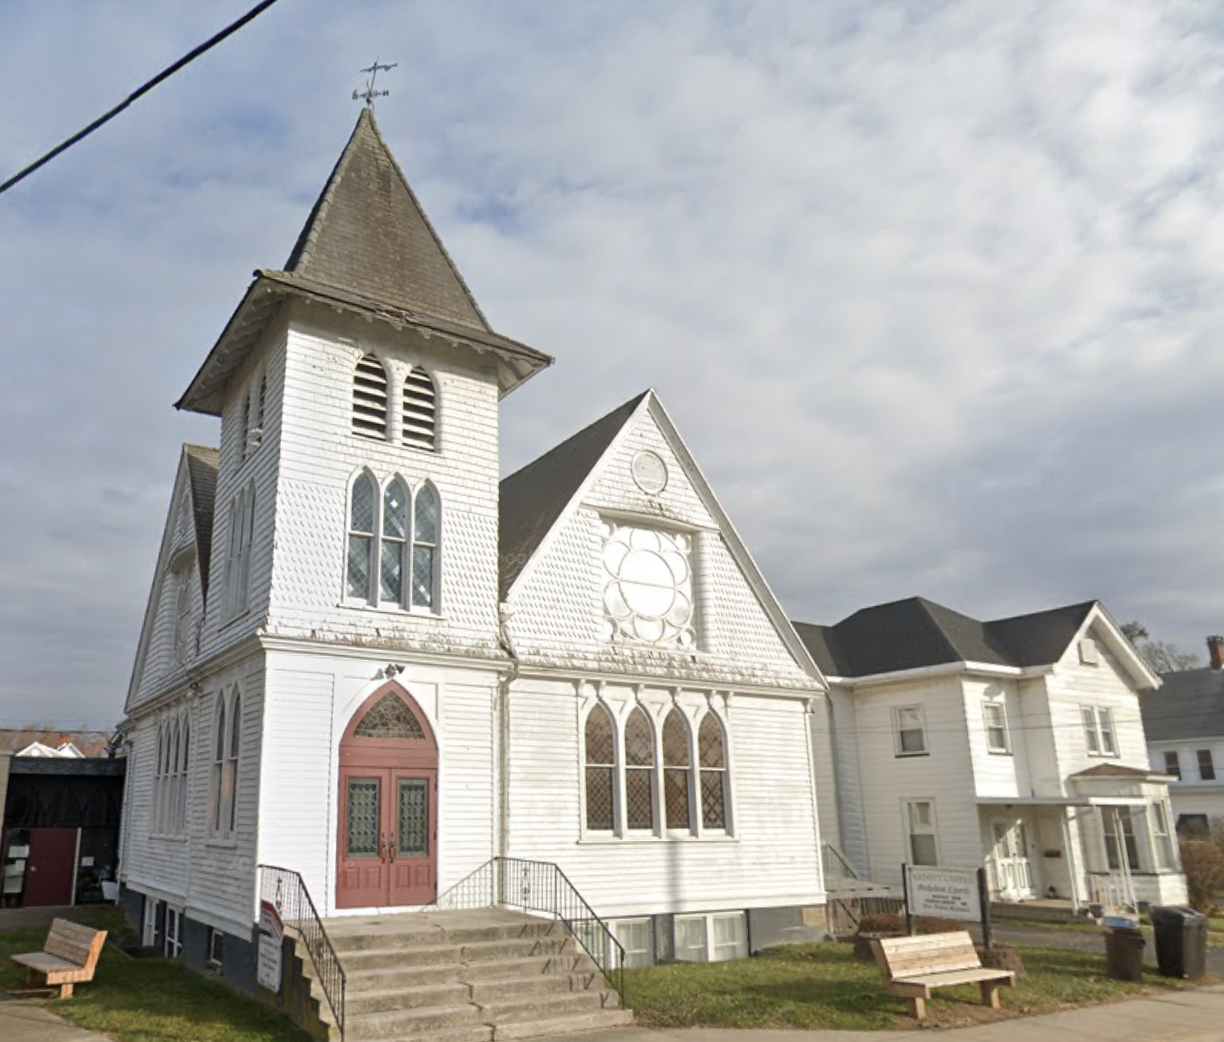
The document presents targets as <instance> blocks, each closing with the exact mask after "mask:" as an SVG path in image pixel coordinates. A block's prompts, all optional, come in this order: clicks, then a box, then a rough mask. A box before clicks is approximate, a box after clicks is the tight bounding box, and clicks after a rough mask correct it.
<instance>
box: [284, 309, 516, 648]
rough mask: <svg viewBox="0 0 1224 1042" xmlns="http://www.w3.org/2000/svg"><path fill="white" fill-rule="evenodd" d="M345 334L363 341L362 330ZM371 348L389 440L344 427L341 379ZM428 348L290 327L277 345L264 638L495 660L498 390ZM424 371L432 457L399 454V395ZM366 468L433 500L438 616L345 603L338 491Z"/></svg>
mask: <svg viewBox="0 0 1224 1042" xmlns="http://www.w3.org/2000/svg"><path fill="white" fill-rule="evenodd" d="M347 332H349V333H352V332H362V333H368V332H369V327H364V326H363V327H360V328H359V329H353V328H351V327H350V328H348V329H347ZM367 351H374V352H375V353H377V354H378V355H379V357H380V358H381V359H382V361H383V363H384V365H386V367H387V370H388V375H389V382H390V387H391V388H392V393H391V394H390V403H391V410H390V412H391V417H390V427H391V431H392V437H391V439H390V440H388V441H386V442H382V441H376V440H373V439H370V438H363V437H359V436H357V435H354V434H353V433H352V432H351V430H350V423H349V413H350V409H351V400H352V399H351V392H352V373H353V366H354V364H355V363H356V361H357V359H358V358H359V357H360V356H361V355H362V354H363V353H365V352H367ZM460 361H461V362H462V363H463V364H464V365H466V364H468V363H470V362H471V359H467V358H463V359H461V360H459V361H457V360H456V359H455V358H454V356H453V354H448V349H447V348H446V346H445V345H444V344H442V343H440V342H439V341H437V340H433V341H424V340H422V339H421V338H420V336H419V334H416V333H410V332H406V333H404V334H403V336H402V337H399V338H396V339H394V340H391V339H382V340H369V339H361V340H351V339H349V340H346V339H345V338H344V337H343V331H342V330H341V329H340V328H332V327H326V328H320V327H317V326H312V327H310V328H309V329H308V328H307V327H305V326H296V325H295V326H294V328H293V331H292V332H291V333H290V335H289V338H288V376H287V382H286V387H285V421H284V429H283V434H282V443H281V461H280V499H279V503H278V528H277V545H276V554H275V564H274V569H273V575H272V594H271V608H270V611H269V619H268V631H269V632H271V633H275V634H280V635H293V636H304V637H311V638H313V639H316V640H338V641H345V640H355V639H360V640H361V641H375V642H378V641H382V642H388V643H395V644H396V645H397V646H399V647H401V648H411V647H418V648H423V649H429V650H435V651H445V650H462V651H467V652H476V653H482V654H495V653H496V627H497V451H498V443H497V401H498V399H497V383H496V379H495V377H494V375H493V373H492V372H491V371H490V372H488V373H485V372H484V371H483V370H480V369H477V370H476V371H471V370H465V369H464V368H463V367H462V365H461V364H460ZM416 364H423V365H425V366H426V368H427V369H429V371H430V372H431V373H432V374H433V376H434V379H435V381H436V383H437V385H438V389H439V399H440V408H439V437H438V451H436V452H430V451H428V450H424V449H418V448H413V447H409V446H405V445H402V444H401V443H400V439H399V436H398V430H399V422H400V414H401V401H400V399H401V396H400V395H399V394H398V389H399V388H400V386H401V385H402V383H403V381H404V378H405V377H406V376H407V374H408V372H409V370H410V369H411V367H412V366H413V365H416ZM362 467H368V468H370V470H372V471H373V472H374V474H375V475H376V476H377V477H378V479H379V481H380V482H385V481H386V480H387V479H388V478H390V477H391V476H392V475H393V474H399V475H401V476H402V477H403V478H404V479H405V481H406V482H407V483H408V484H409V485H410V486H412V487H414V488H415V487H416V486H418V485H419V484H420V483H421V482H423V481H424V480H425V479H429V480H430V481H432V482H433V484H434V485H435V486H436V487H437V489H438V492H439V495H440V497H441V501H442V550H441V569H442V573H441V574H442V593H441V602H440V609H441V616H442V617H441V618H422V617H419V616H413V615H410V614H409V613H407V612H405V611H402V610H397V609H394V608H388V609H385V610H371V609H369V608H365V607H352V606H346V605H345V604H343V603H342V601H343V597H342V594H343V591H344V585H343V583H344V561H345V537H346V536H345V533H346V525H347V521H346V502H347V495H348V485H349V481H350V480H351V478H352V476H353V474H355V473H356V472H357V470H358V469H359V468H362Z"/></svg>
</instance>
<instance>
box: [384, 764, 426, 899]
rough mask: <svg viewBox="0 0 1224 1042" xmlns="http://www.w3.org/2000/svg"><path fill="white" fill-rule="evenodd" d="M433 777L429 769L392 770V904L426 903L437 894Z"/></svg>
mask: <svg viewBox="0 0 1224 1042" xmlns="http://www.w3.org/2000/svg"><path fill="white" fill-rule="evenodd" d="M436 778H437V776H436V775H435V774H434V773H433V772H432V771H431V772H423V771H412V772H399V771H397V772H396V773H395V793H396V805H395V830H394V840H393V846H394V852H395V860H394V863H393V865H392V869H391V904H393V905H420V904H428V903H429V902H430V901H432V900H433V899H434V898H435V897H437V872H436V869H437V858H436V856H435V837H436V834H437V833H436V825H435V822H436V818H437V809H438V801H437V787H436Z"/></svg>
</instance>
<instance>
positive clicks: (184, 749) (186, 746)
mask: <svg viewBox="0 0 1224 1042" xmlns="http://www.w3.org/2000/svg"><path fill="white" fill-rule="evenodd" d="M182 742H183V744H182V746H181V747H180V749H179V763H178V792H177V794H176V805H175V812H174V813H175V818H174V826H175V827H174V831H175V832H176V833H182V832H184V831H185V830H186V828H187V767H188V764H189V762H190V760H191V721H190V720H189V719H188V718H187V717H186V716H184V717H183V735H182Z"/></svg>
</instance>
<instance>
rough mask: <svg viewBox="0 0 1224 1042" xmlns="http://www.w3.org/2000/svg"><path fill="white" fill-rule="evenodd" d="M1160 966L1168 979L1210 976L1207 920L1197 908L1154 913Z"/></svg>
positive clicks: (1167, 908)
mask: <svg viewBox="0 0 1224 1042" xmlns="http://www.w3.org/2000/svg"><path fill="white" fill-rule="evenodd" d="M1152 929H1153V930H1154V931H1155V932H1156V966H1157V968H1158V969H1159V970H1160V972H1161V974H1162V975H1163V976H1165V977H1201V976H1203V974H1204V973H1206V972H1207V917H1206V916H1204V915H1202V914H1201V913H1199V912H1196V911H1195V910H1194V909H1193V908H1184V907H1182V906H1180V905H1161V906H1157V907H1155V908H1153V909H1152Z"/></svg>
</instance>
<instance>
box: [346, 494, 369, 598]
mask: <svg viewBox="0 0 1224 1042" xmlns="http://www.w3.org/2000/svg"><path fill="white" fill-rule="evenodd" d="M376 494H377V493H376V491H375V487H374V479H373V478H372V477H370V475H369V474H358V475H357V477H356V479H355V480H354V481H353V490H352V494H351V495H350V497H349V529H348V558H347V560H348V564H347V568H346V578H345V590H346V592H347V593H348V595H349V596H350V597H361V598H371V597H372V594H373V591H372V590H371V589H370V579H371V577H372V571H373V567H372V562H373V560H374V512H375V510H374V508H375V496H376Z"/></svg>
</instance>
